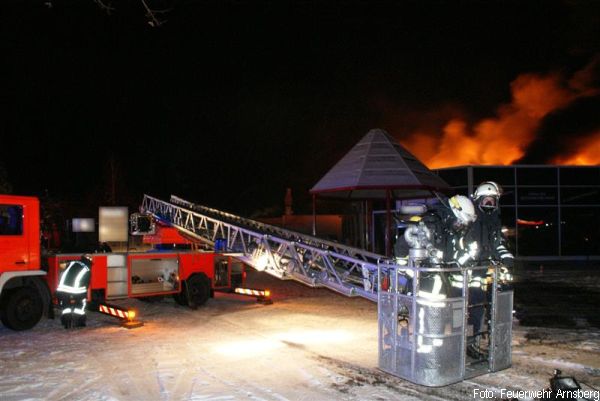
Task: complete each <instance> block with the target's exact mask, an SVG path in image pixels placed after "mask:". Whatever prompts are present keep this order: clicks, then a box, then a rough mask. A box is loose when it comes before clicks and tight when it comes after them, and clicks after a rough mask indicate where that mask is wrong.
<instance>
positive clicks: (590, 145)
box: [552, 131, 600, 166]
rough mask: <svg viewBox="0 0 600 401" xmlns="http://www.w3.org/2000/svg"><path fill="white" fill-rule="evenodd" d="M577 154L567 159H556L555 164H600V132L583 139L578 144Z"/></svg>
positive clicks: (553, 161)
mask: <svg viewBox="0 0 600 401" xmlns="http://www.w3.org/2000/svg"><path fill="white" fill-rule="evenodd" d="M576 146H577V149H578V151H577V153H576V154H574V155H570V156H567V157H560V156H559V157H556V158H554V159H553V160H552V163H553V164H568V165H578V166H590V165H598V164H600V131H598V132H596V133H594V134H593V135H590V136H588V137H586V138H581V139H580V140H578V141H577V143H576Z"/></svg>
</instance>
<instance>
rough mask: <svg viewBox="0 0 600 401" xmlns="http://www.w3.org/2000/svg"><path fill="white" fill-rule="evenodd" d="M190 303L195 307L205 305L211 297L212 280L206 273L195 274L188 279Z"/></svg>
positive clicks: (191, 306)
mask: <svg viewBox="0 0 600 401" xmlns="http://www.w3.org/2000/svg"><path fill="white" fill-rule="evenodd" d="M186 284H187V296H188V305H189V306H190V308H192V309H195V308H196V307H198V306H201V305H204V304H205V303H206V301H208V298H210V280H209V279H208V277H206V275H204V274H202V273H199V274H195V275H193V276H192V277H190V278H189V279H188V280H187V283H186Z"/></svg>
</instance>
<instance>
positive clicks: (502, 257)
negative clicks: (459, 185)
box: [471, 181, 514, 268]
mask: <svg viewBox="0 0 600 401" xmlns="http://www.w3.org/2000/svg"><path fill="white" fill-rule="evenodd" d="M501 195H502V188H501V187H500V186H499V185H498V184H496V183H495V182H493V181H486V182H483V183H481V184H480V185H479V186H478V187H477V189H476V190H475V192H473V195H472V198H473V202H474V203H475V205H476V207H477V208H476V212H477V224H475V225H473V229H472V235H471V237H473V238H475V239H476V240H477V241H478V242H479V243H480V244H481V252H480V253H479V261H480V262H486V261H488V262H489V261H490V260H493V261H498V262H502V264H503V265H505V266H506V267H508V268H512V267H513V266H514V256H513V255H512V253H510V251H509V250H508V249H507V247H506V239H505V238H504V235H503V234H502V224H501V222H500V196H501Z"/></svg>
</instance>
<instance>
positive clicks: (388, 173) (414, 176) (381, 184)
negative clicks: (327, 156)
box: [310, 129, 452, 256]
mask: <svg viewBox="0 0 600 401" xmlns="http://www.w3.org/2000/svg"><path fill="white" fill-rule="evenodd" d="M435 192H441V193H450V192H452V190H451V189H450V186H449V185H448V184H446V182H444V180H442V179H441V178H440V177H439V176H438V175H436V174H435V173H433V172H432V171H431V170H429V169H428V168H427V167H426V166H425V165H424V164H423V163H422V162H421V161H419V159H417V158H416V157H415V156H414V155H413V154H412V153H410V152H409V151H408V150H406V149H405V148H404V147H402V146H401V145H400V144H399V143H397V142H396V141H395V140H394V139H393V138H392V137H391V136H390V135H389V134H388V133H387V132H386V131H384V130H382V129H372V130H370V131H369V132H368V133H367V134H366V135H365V136H364V137H363V138H362V139H361V140H360V141H359V142H358V143H357V144H356V145H354V147H353V148H352V149H351V150H350V151H349V152H348V153H347V154H346V155H345V156H344V157H342V159H340V161H338V162H337V164H336V165H335V166H333V167H332V168H331V170H329V171H328V172H327V174H325V175H324V176H323V178H321V179H320V180H319V182H317V184H316V185H315V186H314V187H313V188H312V189H311V190H310V193H311V194H312V196H313V235H316V198H317V196H318V197H322V198H335V199H342V200H343V199H345V200H351V201H354V200H356V201H372V200H385V202H386V230H385V249H386V256H390V255H391V236H390V232H391V230H390V229H391V207H392V200H399V199H426V198H431V197H433V196H435Z"/></svg>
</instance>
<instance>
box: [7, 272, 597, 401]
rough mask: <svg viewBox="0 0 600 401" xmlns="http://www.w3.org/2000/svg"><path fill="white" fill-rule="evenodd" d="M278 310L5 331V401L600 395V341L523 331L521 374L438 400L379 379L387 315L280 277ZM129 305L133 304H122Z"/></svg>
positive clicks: (273, 285) (517, 349) (217, 308)
mask: <svg viewBox="0 0 600 401" xmlns="http://www.w3.org/2000/svg"><path fill="white" fill-rule="evenodd" d="M250 279H251V280H254V285H255V286H257V287H266V286H267V287H269V288H270V289H271V290H272V291H273V293H274V301H275V303H274V304H273V305H268V306H264V305H260V304H257V303H255V302H254V300H253V299H252V298H244V297H242V296H237V295H229V294H227V295H226V294H217V296H216V298H215V299H211V300H210V301H209V302H208V303H207V305H205V306H204V307H201V308H199V309H198V310H195V311H193V310H190V309H187V308H185V307H181V306H178V305H176V304H175V303H174V302H173V301H172V300H171V299H164V300H162V301H161V302H157V303H144V302H140V301H137V300H127V301H125V302H124V304H126V305H130V306H134V307H136V308H137V309H138V311H139V316H140V317H141V319H142V320H143V321H144V322H145V325H144V326H143V327H141V328H138V329H133V330H127V329H124V328H121V327H119V326H118V325H117V322H116V321H115V320H112V318H110V317H108V316H104V315H99V314H96V313H89V314H88V326H87V327H85V328H81V329H76V330H70V331H67V330H64V329H63V328H62V327H61V325H60V322H59V321H58V319H56V320H45V321H43V322H42V323H41V324H40V325H38V326H37V327H36V328H35V329H33V330H31V331H28V332H20V333H17V332H12V331H10V330H7V329H5V328H0V377H1V380H0V400H2V401H17V400H18V401H22V400H32V401H33V400H69V401H70V400H98V401H113V400H119V401H120V400H149V401H150V400H194V401H196V400H197V401H200V400H201V401H221V400H223V401H225V400H254V401H262V400H265V401H267V400H268V401H271V400H273V401H288V400H290V401H292V400H293V401H295V400H299V401H304V400H306V401H309V400H311V401H313V400H317V401H318V400H408V401H414V400H428V401H429V400H431V401H433V400H467V399H473V390H474V389H475V388H480V389H485V388H491V389H494V388H496V389H501V388H511V389H524V390H536V389H542V388H544V387H545V386H546V385H547V379H548V377H549V374H550V373H551V371H552V369H553V368H561V369H563V371H565V372H566V373H572V374H575V375H576V376H577V377H578V378H582V379H583V380H584V381H586V382H588V383H590V384H592V385H595V386H596V387H598V386H600V333H598V332H597V331H593V330H585V331H584V330H579V331H576V330H571V331H566V330H557V329H543V330H536V329H531V328H523V327H518V326H517V327H515V336H514V341H513V367H512V368H510V369H507V370H505V371H502V372H498V373H495V374H488V375H484V376H480V377H477V378H474V379H470V380H468V381H465V382H463V383H458V384H455V385H451V386H447V387H443V388H426V387H422V386H417V385H414V384H412V383H409V382H406V381H404V380H401V379H399V378H396V377H393V376H390V375H387V374H385V373H383V372H381V371H379V370H378V369H377V368H376V367H377V307H376V305H375V304H374V303H371V302H369V301H366V300H363V299H355V298H346V297H343V296H340V295H338V294H335V293H332V292H330V291H327V290H324V289H311V288H307V287H304V286H302V285H300V284H297V283H295V282H288V281H279V280H276V279H273V278H271V277H269V276H266V275H263V274H258V273H254V274H251V275H250ZM122 304H123V303H122Z"/></svg>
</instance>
